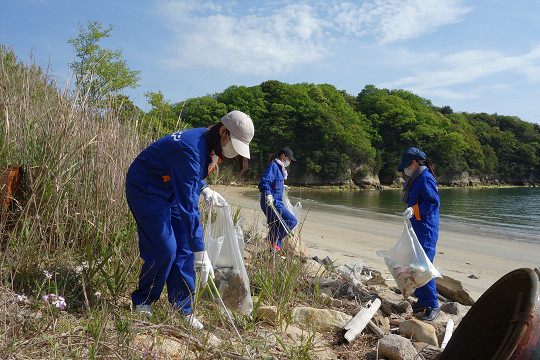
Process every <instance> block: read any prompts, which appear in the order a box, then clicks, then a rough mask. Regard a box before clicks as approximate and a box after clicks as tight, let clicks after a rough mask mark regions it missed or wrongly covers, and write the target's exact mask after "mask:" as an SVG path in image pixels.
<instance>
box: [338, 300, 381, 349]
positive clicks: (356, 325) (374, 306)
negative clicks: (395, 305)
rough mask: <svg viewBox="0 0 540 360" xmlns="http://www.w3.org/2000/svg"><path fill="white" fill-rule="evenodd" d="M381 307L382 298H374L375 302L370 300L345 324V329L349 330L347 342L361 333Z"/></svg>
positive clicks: (346, 334) (346, 337)
mask: <svg viewBox="0 0 540 360" xmlns="http://www.w3.org/2000/svg"><path fill="white" fill-rule="evenodd" d="M379 307H381V300H380V299H378V298H377V299H375V300H373V302H371V301H370V302H368V303H367V304H366V307H364V308H362V309H360V311H359V312H358V313H357V314H356V315H355V316H354V317H353V318H352V319H351V320H350V321H349V322H348V323H347V324H346V325H345V327H344V328H343V329H345V330H346V331H347V332H346V333H345V335H344V337H345V339H346V340H347V342H349V343H351V342H353V341H354V339H356V337H357V336H358V335H360V333H361V332H362V330H364V329H365V327H366V326H367V325H368V324H369V322H370V321H371V318H372V317H373V315H375V313H376V312H377V310H378V309H379ZM373 325H375V324H373Z"/></svg>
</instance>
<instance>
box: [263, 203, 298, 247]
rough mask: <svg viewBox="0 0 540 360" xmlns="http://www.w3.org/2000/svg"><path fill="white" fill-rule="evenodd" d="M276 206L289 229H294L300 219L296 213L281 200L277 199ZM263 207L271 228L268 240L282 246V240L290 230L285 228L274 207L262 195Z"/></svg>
mask: <svg viewBox="0 0 540 360" xmlns="http://www.w3.org/2000/svg"><path fill="white" fill-rule="evenodd" d="M274 206H275V207H276V210H277V211H278V212H279V213H280V215H281V217H282V218H283V221H284V222H285V224H286V225H287V227H288V229H289V230H292V229H294V227H295V226H296V224H297V223H298V220H296V218H295V217H294V215H293V214H292V213H291V212H290V211H289V210H287V209H286V208H285V205H284V204H283V203H282V202H281V201H275V202H274ZM261 209H262V211H263V212H264V213H265V215H266V221H267V224H268V227H269V228H270V229H269V232H268V241H270V242H271V243H272V244H276V245H277V246H278V248H280V247H281V241H282V240H283V238H284V237H285V236H287V234H288V230H287V229H285V227H284V226H283V224H281V222H280V221H279V219H278V217H277V216H276V214H275V212H274V210H272V208H271V207H270V206H268V205H267V204H266V199H265V197H264V196H261Z"/></svg>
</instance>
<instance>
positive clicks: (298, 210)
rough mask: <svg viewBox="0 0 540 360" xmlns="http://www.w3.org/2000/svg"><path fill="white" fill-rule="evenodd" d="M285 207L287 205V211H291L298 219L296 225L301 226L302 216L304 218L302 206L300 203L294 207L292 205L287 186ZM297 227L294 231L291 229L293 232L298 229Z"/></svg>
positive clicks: (285, 188) (284, 190) (284, 193)
mask: <svg viewBox="0 0 540 360" xmlns="http://www.w3.org/2000/svg"><path fill="white" fill-rule="evenodd" d="M283 205H285V209H287V210H289V211H290V212H291V214H293V215H294V217H295V218H296V220H298V221H297V223H296V226H298V224H300V220H301V219H300V216H302V204H301V203H300V201H299V202H297V203H296V205H294V206H293V205H292V204H291V201H290V200H289V187H288V186H285V187H284V188H283ZM296 226H295V227H294V228H293V229H290V230H291V231H292V230H294V229H295V228H296Z"/></svg>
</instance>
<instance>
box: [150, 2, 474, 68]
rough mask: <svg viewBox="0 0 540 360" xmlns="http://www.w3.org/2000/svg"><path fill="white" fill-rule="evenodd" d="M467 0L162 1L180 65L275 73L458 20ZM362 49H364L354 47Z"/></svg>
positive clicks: (400, 39)
mask: <svg viewBox="0 0 540 360" xmlns="http://www.w3.org/2000/svg"><path fill="white" fill-rule="evenodd" d="M460 4H461V0H390V1H388V0H386V1H384V0H371V1H368V2H363V3H362V4H360V5H358V4H356V3H354V2H345V3H342V2H340V1H323V0H317V1H310V2H298V3H292V2H290V1H286V0H283V1H273V2H267V3H265V4H263V5H261V6H256V5H254V4H253V3H251V2H249V1H245V2H242V3H237V2H233V1H231V2H219V3H218V2H213V1H204V0H201V1H193V0H169V1H164V2H161V3H160V9H161V12H162V14H163V16H164V17H165V18H166V19H167V21H168V23H169V26H170V27H171V29H172V31H173V32H174V33H175V34H176V35H177V41H178V42H177V43H175V44H172V47H173V48H174V49H176V50H175V52H176V53H177V57H176V58H175V59H169V60H168V63H169V64H171V65H174V66H182V67H194V66H208V67H212V68H221V69H226V70H229V71H232V72H237V73H247V74H257V75H268V74H274V73H279V72H284V71H290V70H292V69H293V68H295V67H296V66H298V65H302V64H309V63H314V62H317V61H319V60H321V59H323V58H325V57H327V56H329V54H332V53H333V50H334V49H333V46H334V45H335V44H336V43H337V42H339V41H348V40H351V39H352V40H359V39H362V40H364V41H367V42H369V41H372V40H373V39H376V40H377V41H379V43H383V44H384V43H390V42H396V41H402V40H406V39H411V38H415V37H418V36H421V35H422V34H425V33H429V32H432V31H434V30H435V29H437V28H438V27H440V26H442V25H445V24H450V23H454V22H456V21H458V20H459V17H460V16H461V15H463V14H465V13H466V12H468V11H469V9H467V8H464V7H461V6H460ZM354 46H357V45H354Z"/></svg>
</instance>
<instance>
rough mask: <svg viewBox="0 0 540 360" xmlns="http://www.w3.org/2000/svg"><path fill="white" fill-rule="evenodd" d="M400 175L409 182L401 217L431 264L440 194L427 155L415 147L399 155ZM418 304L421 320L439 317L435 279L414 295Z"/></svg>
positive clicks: (414, 305)
mask: <svg viewBox="0 0 540 360" xmlns="http://www.w3.org/2000/svg"><path fill="white" fill-rule="evenodd" d="M398 170H399V171H403V172H404V173H405V175H406V176H407V177H408V179H407V180H406V181H405V183H404V184H403V196H402V197H401V201H403V202H404V203H406V204H407V206H408V208H407V209H406V210H405V211H404V212H403V217H404V218H407V219H411V224H412V227H413V229H414V232H415V234H416V236H417V238H418V241H419V242H420V245H422V248H423V249H424V251H425V253H426V255H427V257H428V258H429V260H430V261H431V262H432V263H433V258H434V257H435V247H436V246H437V239H438V238H439V206H440V199H439V192H438V190H437V181H436V180H435V167H434V165H433V164H432V163H431V162H429V161H427V160H426V154H425V153H424V152H423V151H422V150H419V149H417V148H415V147H412V148H409V149H407V150H405V151H404V152H403V154H402V155H401V164H399V166H398ZM414 295H415V296H416V297H417V299H418V301H417V302H416V303H415V304H413V309H414V310H415V311H424V318H423V320H426V321H433V320H435V319H436V318H437V316H439V313H440V310H439V301H438V297H437V287H436V285H435V279H431V280H430V281H429V282H428V283H427V284H426V285H424V286H422V287H419V288H418V289H416V290H415V291H414Z"/></svg>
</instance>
